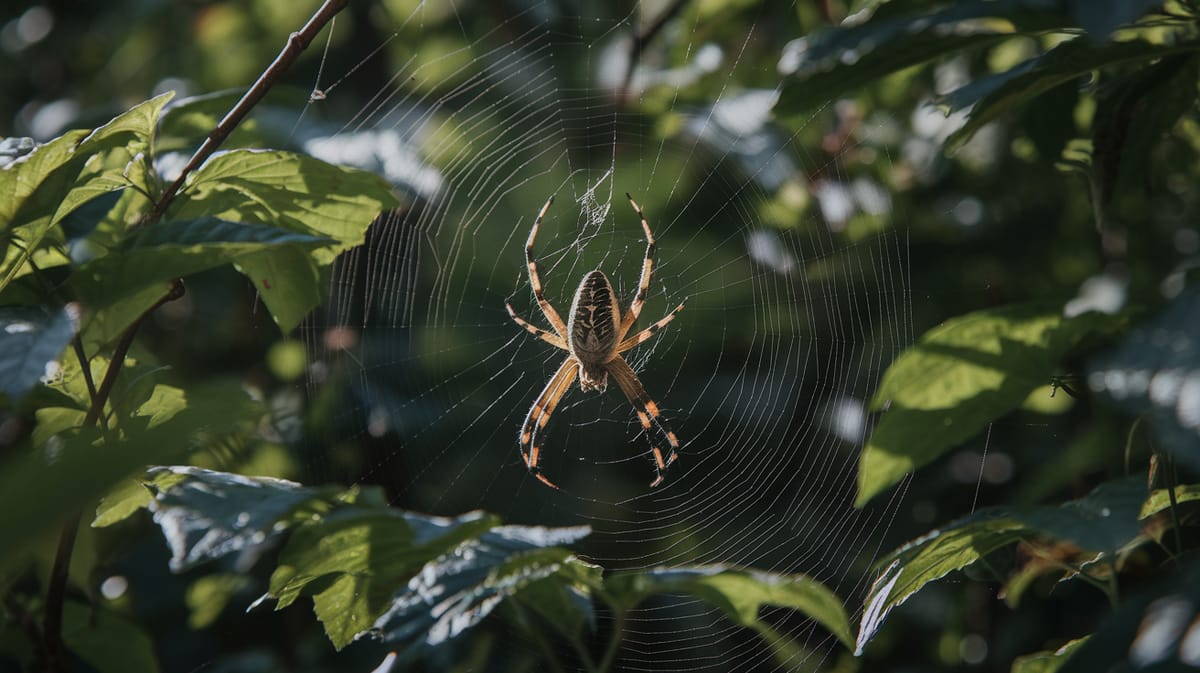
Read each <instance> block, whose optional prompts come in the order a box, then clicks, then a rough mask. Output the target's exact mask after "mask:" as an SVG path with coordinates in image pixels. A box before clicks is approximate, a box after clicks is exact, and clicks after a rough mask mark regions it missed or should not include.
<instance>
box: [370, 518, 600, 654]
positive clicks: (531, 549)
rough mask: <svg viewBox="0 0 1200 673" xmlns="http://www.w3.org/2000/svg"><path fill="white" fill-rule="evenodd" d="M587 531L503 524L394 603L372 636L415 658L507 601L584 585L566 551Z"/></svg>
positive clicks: (423, 572) (427, 572)
mask: <svg viewBox="0 0 1200 673" xmlns="http://www.w3.org/2000/svg"><path fill="white" fill-rule="evenodd" d="M588 532H589V530H588V529H587V528H586V527H576V528H542V527H527V526H498V527H496V528H493V529H491V530H489V531H487V532H485V533H483V534H482V535H480V536H479V537H478V538H475V539H472V540H468V541H466V542H464V543H462V544H461V545H459V546H458V547H456V548H454V549H453V551H450V552H448V553H444V554H441V555H439V556H438V557H437V558H435V559H433V560H431V561H429V562H428V563H426V564H425V565H424V566H423V567H422V568H421V569H420V571H419V572H417V573H416V574H415V575H414V576H413V577H412V578H411V579H410V580H409V581H408V583H407V584H406V585H405V586H403V587H401V588H400V590H399V591H398V592H397V593H396V594H395V595H394V596H393V597H392V602H391V605H390V606H389V607H388V609H387V610H386V611H385V612H384V613H383V615H381V616H380V617H379V619H378V620H376V622H375V624H374V626H373V628H372V629H371V633H372V634H375V635H378V636H379V637H381V638H383V640H384V641H385V642H389V643H397V644H400V645H401V646H406V650H407V652H408V653H413V652H415V651H417V650H418V649H419V648H421V647H423V646H430V647H434V646H438V645H442V644H444V643H447V642H449V641H451V640H452V639H454V638H456V637H457V636H459V635H462V634H463V633H464V632H466V631H467V630H469V629H470V628H472V627H473V626H475V625H476V624H478V623H479V622H480V621H482V620H483V619H484V618H485V617H487V616H488V615H489V614H490V613H491V612H492V610H494V609H495V608H496V606H497V605H499V604H500V602H501V601H503V600H505V599H508V598H511V597H512V596H514V595H516V594H517V593H519V592H520V591H522V590H523V589H525V588H526V587H530V586H533V585H534V584H536V583H538V582H539V581H542V580H546V579H548V578H556V579H557V581H560V582H574V581H576V580H578V578H579V576H580V572H581V570H580V569H579V568H578V567H577V563H578V562H577V560H576V559H575V557H574V556H573V555H572V554H571V552H569V551H568V550H566V549H562V548H560V545H564V544H570V543H572V542H575V541H577V540H579V539H581V538H582V537H583V536H585V535H587V534H588Z"/></svg>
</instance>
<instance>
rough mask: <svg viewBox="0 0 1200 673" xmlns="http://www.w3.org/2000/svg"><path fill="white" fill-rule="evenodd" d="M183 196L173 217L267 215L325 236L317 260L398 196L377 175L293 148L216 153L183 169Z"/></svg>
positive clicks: (359, 237)
mask: <svg viewBox="0 0 1200 673" xmlns="http://www.w3.org/2000/svg"><path fill="white" fill-rule="evenodd" d="M186 190H187V191H186V196H187V198H186V199H178V200H177V201H176V202H175V203H176V204H177V205H176V206H175V207H174V210H172V211H171V216H172V218H173V219H188V218H197V217H203V216H206V215H207V216H215V217H218V218H221V219H225V220H230V221H233V222H270V223H272V224H273V225H275V226H278V227H283V228H285V229H290V230H292V231H295V232H297V233H301V234H307V235H310V236H316V237H320V238H325V239H328V242H327V243H326V244H325V245H323V246H321V247H319V248H317V249H316V250H313V251H312V258H313V260H315V261H316V262H317V264H318V265H321V266H326V265H328V264H330V263H332V262H333V260H334V258H336V257H337V255H338V254H339V253H341V252H343V251H345V250H348V249H350V248H352V247H354V246H357V245H360V244H362V242H363V239H364V235H365V233H366V230H367V227H368V225H370V224H371V221H372V220H374V219H375V217H376V216H378V215H379V214H380V213H382V212H383V211H384V210H386V209H388V208H394V207H395V206H397V205H398V204H399V202H398V201H397V200H396V197H395V196H393V195H392V191H391V188H390V187H388V185H387V183H386V182H384V181H383V180H382V179H381V178H379V177H378V176H375V175H372V174H371V173H367V172H365V171H360V170H355V169H352V168H344V167H341V166H334V165H332V164H327V163H325V162H323V161H319V160H317V159H313V158H311V157H306V156H304V155H300V154H293V153H290V152H279V151H258V150H233V151H229V152H223V153H218V154H216V155H214V156H213V157H212V158H211V159H209V160H208V161H207V162H205V163H204V165H203V166H201V167H200V169H199V170H197V171H195V172H194V173H192V174H191V175H189V176H188V181H187V185H186Z"/></svg>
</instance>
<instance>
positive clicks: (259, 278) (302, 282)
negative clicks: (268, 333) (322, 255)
mask: <svg viewBox="0 0 1200 673" xmlns="http://www.w3.org/2000/svg"><path fill="white" fill-rule="evenodd" d="M234 268H236V269H237V270H238V271H240V272H241V273H242V275H244V276H246V278H249V279H250V280H251V282H253V283H254V288H255V289H256V290H258V296H259V297H262V300H263V303H264V304H266V306H267V309H268V310H270V311H271V317H272V318H274V319H275V323H276V324H277V325H279V329H280V331H281V332H283V333H285V334H286V333H288V332H290V331H291V330H292V329H294V328H295V327H296V326H297V325H299V324H300V321H301V320H303V319H304V317H305V316H306V315H308V314H309V312H310V311H312V310H313V309H314V308H316V307H317V305H318V304H320V303H321V290H322V287H323V284H322V278H321V269H320V268H319V267H318V266H317V263H316V261H315V260H313V258H312V256H311V255H309V254H308V253H307V252H306V251H304V250H301V249H298V248H291V249H278V250H271V251H270V252H263V253H257V254H251V255H246V256H245V257H242V258H240V259H238V261H237V263H236V264H235V265H234Z"/></svg>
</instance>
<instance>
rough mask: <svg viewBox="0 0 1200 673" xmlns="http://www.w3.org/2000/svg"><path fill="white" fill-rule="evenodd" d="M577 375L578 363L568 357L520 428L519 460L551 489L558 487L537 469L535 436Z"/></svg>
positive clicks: (547, 420) (548, 420) (531, 408)
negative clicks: (522, 460) (521, 459)
mask: <svg viewBox="0 0 1200 673" xmlns="http://www.w3.org/2000/svg"><path fill="white" fill-rule="evenodd" d="M578 373H579V363H578V362H577V361H576V360H575V358H573V357H568V358H567V359H565V360H563V363H562V365H560V366H559V368H558V371H556V372H554V376H551V377H550V381H549V382H548V383H547V384H546V387H545V388H544V389H542V394H541V395H538V398H537V399H536V400H534V402H533V406H532V407H530V408H529V413H528V414H527V415H526V416H525V423H524V424H523V425H522V426H521V458H523V459H524V460H525V466H526V467H528V468H529V472H530V474H532V475H533V476H535V477H537V478H538V480H540V481H541V482H542V483H543V484H546V485H547V486H550V487H551V488H558V486H556V485H555V484H554V483H553V482H551V481H550V480H549V479H547V478H546V476H545V475H543V474H542V471H541V469H540V468H539V467H538V452H539V450H540V449H539V447H538V445H537V439H536V435H537V432H538V431H539V430H541V429H542V428H544V427H546V423H548V422H550V414H553V413H554V409H555V407H557V406H558V403H559V402H560V401H561V400H562V398H563V395H566V394H567V391H568V390H569V389H570V388H571V384H572V383H574V382H575V376H576V375H577V374H578Z"/></svg>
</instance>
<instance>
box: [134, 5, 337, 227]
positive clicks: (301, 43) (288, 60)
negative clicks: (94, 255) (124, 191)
mask: <svg viewBox="0 0 1200 673" xmlns="http://www.w3.org/2000/svg"><path fill="white" fill-rule="evenodd" d="M349 2H350V0H325V3H324V4H322V5H321V7H320V8H319V9H317V11H316V13H315V14H313V15H312V17H310V18H309V20H308V23H306V24H304V27H303V28H301V29H300V30H299V31H297V32H295V33H292V34H291V35H289V36H288V41H287V44H285V45H284V46H283V49H282V50H281V51H280V52H279V55H278V56H276V57H275V60H274V61H272V62H271V65H269V66H267V69H266V70H264V71H263V73H262V75H260V76H259V78H258V80H257V81H255V82H254V85H253V86H251V87H250V89H249V90H248V91H247V92H246V94H245V95H244V96H242V98H241V100H239V101H238V102H237V105H234V106H233V109H231V110H230V111H229V112H228V114H226V115H225V117H224V118H223V119H222V120H221V121H220V123H218V124H217V127H216V128H214V129H213V130H212V132H211V133H209V134H208V137H207V138H205V139H204V142H203V143H202V144H201V145H200V148H199V149H197V150H196V153H195V154H193V155H192V158H191V159H189V160H188V162H187V165H186V166H184V167H183V170H182V171H180V173H179V177H177V178H175V182H173V183H171V186H169V187H167V190H166V191H165V192H163V194H162V196H161V197H159V199H158V202H157V203H155V204H154V209H153V210H151V211H150V215H149V217H148V218H147V221H148V222H156V221H158V219H159V218H161V217H162V215H163V213H165V212H166V210H167V207H168V206H170V205H171V201H173V200H174V199H175V195H176V194H178V193H179V189H180V188H181V187H183V181H184V180H185V179H186V178H187V176H188V173H191V172H192V171H193V170H195V169H196V168H197V167H199V166H200V164H202V163H204V161H205V160H206V159H208V158H209V157H210V156H212V154H213V152H216V151H217V148H218V147H220V146H221V143H223V142H225V139H226V138H228V137H229V134H230V133H232V132H233V130H234V129H235V128H237V125H238V124H240V123H241V122H242V119H244V118H245V117H246V115H247V114H249V113H250V110H252V109H253V108H254V106H255V105H257V104H258V102H259V101H260V100H262V98H263V96H265V95H267V92H268V91H270V90H271V87H272V86H274V85H275V80H277V79H278V78H279V76H280V75H281V74H282V73H283V72H284V71H285V70H287V69H288V68H289V67H290V66H291V65H292V63H293V62H294V61H295V60H296V58H297V57H298V56H300V53H301V52H303V51H304V50H305V49H306V48H308V45H309V44H310V43H311V42H312V41H313V40H314V39H316V37H317V34H318V33H320V32H321V30H322V29H323V28H324V27H325V24H327V23H329V21H330V20H331V19H333V17H334V15H336V14H337V13H338V12H340V11H342V9H343V8H344V7H345V6H346V5H347V4H349Z"/></svg>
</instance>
